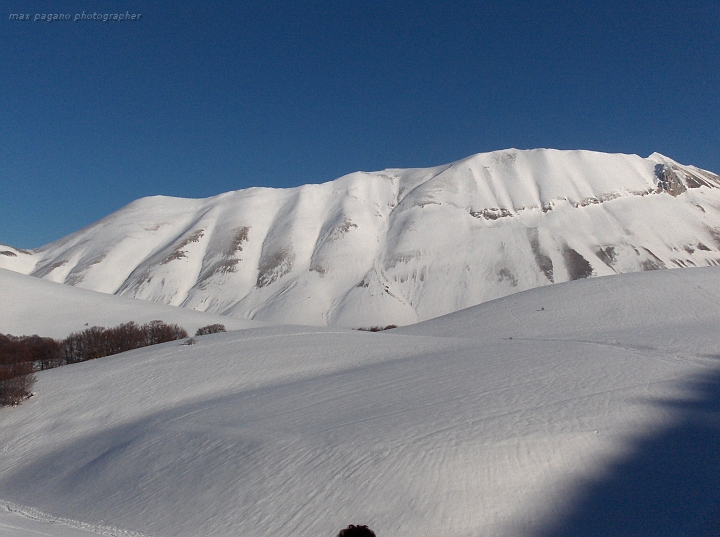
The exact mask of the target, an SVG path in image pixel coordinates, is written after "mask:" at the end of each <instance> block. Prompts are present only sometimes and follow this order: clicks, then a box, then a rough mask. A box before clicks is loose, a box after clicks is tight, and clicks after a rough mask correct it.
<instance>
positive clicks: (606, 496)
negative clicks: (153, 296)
mask: <svg viewBox="0 0 720 537" xmlns="http://www.w3.org/2000/svg"><path fill="white" fill-rule="evenodd" d="M719 280H720V268H706V269H682V270H678V271H657V272H647V273H641V274H630V275H620V276H613V277H612V278H598V279H594V280H581V281H576V282H570V283H566V284H561V285H556V286H551V287H546V288H543V289H537V290H533V291H528V292H525V293H520V294H517V295H514V296H513V297H508V298H504V299H501V300H496V301H494V302H490V303H487V304H483V305H481V306H477V307H475V308H471V309H469V310H466V311H463V312H458V313H456V314H454V315H452V316H449V317H444V318H440V319H436V320H432V321H428V322H427V323H424V324H422V325H418V326H417V327H412V328H411V327H407V328H403V329H400V330H396V331H389V332H382V333H366V332H354V331H346V330H341V329H330V328H315V327H287V326H286V327H282V326H276V327H261V328H252V329H247V330H242V331H238V332H231V333H226V334H217V335H212V336H206V337H203V338H199V343H198V344H197V345H195V346H182V345H179V344H178V342H173V343H168V344H164V345H160V346H156V347H153V348H145V349H139V350H136V351H132V352H129V353H124V354H121V355H116V356H114V357H108V358H104V359H101V360H95V361H91V362H85V363H82V364H76V365H72V366H66V367H62V368H59V369H54V370H50V371H46V372H42V373H40V374H39V375H38V383H37V385H36V392H37V395H36V396H35V397H33V398H31V399H30V400H29V401H27V402H25V403H24V404H23V405H21V406H20V407H17V408H12V409H8V408H5V409H0V499H2V500H4V501H5V502H13V503H14V504H18V505H25V506H32V507H33V508H35V509H37V510H38V511H40V512H43V513H45V514H46V516H47V517H48V518H55V519H70V520H75V521H82V522H83V523H84V524H86V526H85V527H86V528H88V529H92V528H97V529H101V528H120V529H121V530H122V531H128V532H137V533H140V534H142V535H146V536H155V537H164V536H188V537H189V536H197V535H203V536H208V537H212V536H228V535H243V536H248V537H253V536H261V535H263V536H265V535H276V534H281V535H288V534H290V535H327V536H332V535H334V534H336V533H337V531H338V529H339V528H341V527H343V526H345V525H347V524H348V523H366V524H369V525H370V526H371V527H372V528H373V529H375V530H376V531H377V533H378V535H379V536H389V535H393V536H401V537H402V536H424V535H427V536H431V535H432V536H436V535H443V536H467V535H483V536H492V535H496V536H508V537H509V536H513V537H520V536H536V537H544V536H548V537H549V536H553V537H561V536H570V535H582V536H584V537H600V536H603V537H607V536H611V535H612V536H639V535H643V536H645V535H654V536H684V535H687V536H690V535H714V534H715V533H717V532H718V530H720V518H719V517H718V513H720V497H718V495H717V491H718V490H720V474H719V473H718V472H717V471H716V470H717V468H720V453H718V450H717V444H718V441H720V359H719V356H720V352H719V351H718V344H717V341H716V338H717V326H718V322H720V298H718V296H719V291H720V284H719V283H718V281H719ZM538 306H539V307H538ZM542 308H544V309H542ZM537 310H540V311H537ZM411 330H416V332H417V333H409V331H411ZM403 332H405V333H403ZM511 336H512V339H510V337H511ZM3 520H6V519H5V518H2V517H0V524H2V523H3V522H2V521H3ZM1 527H2V526H0V528H1ZM58 527H60V526H58ZM113 531H115V530H113ZM117 531H120V530H117ZM28 535H30V534H28ZM51 535H57V536H58V537H60V536H61V535H63V534H62V533H57V534H52V533H51ZM21 537H27V536H26V535H22V534H21Z"/></svg>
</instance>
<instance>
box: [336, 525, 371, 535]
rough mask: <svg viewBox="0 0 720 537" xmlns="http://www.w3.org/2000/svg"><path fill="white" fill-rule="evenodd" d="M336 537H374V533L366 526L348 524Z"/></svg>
mask: <svg viewBox="0 0 720 537" xmlns="http://www.w3.org/2000/svg"><path fill="white" fill-rule="evenodd" d="M337 537H375V532H374V531H373V530H371V529H370V528H368V527H367V526H356V525H354V524H350V525H349V526H348V527H347V528H345V529H342V530H340V533H338V535H337Z"/></svg>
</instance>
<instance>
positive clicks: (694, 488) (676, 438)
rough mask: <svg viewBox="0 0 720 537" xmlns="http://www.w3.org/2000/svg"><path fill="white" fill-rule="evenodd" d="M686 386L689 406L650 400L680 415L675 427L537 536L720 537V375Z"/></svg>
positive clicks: (641, 443) (637, 449)
mask: <svg viewBox="0 0 720 537" xmlns="http://www.w3.org/2000/svg"><path fill="white" fill-rule="evenodd" d="M716 358H719V357H716ZM686 386H687V392H686V393H688V396H687V397H685V398H683V399H664V400H650V401H646V402H647V403H649V404H651V405H656V406H661V407H664V408H668V409H671V410H672V411H674V412H675V413H676V420H675V424H674V426H671V427H669V428H666V429H663V430H661V431H660V432H659V433H658V434H656V435H652V436H650V437H646V438H642V439H640V440H638V441H637V442H636V444H635V446H634V449H632V451H631V454H630V455H629V456H628V457H626V458H624V459H621V460H618V461H616V462H615V463H614V464H613V465H611V466H610V467H609V468H607V469H606V470H607V471H606V472H605V473H604V474H603V477H602V478H600V479H598V480H596V481H590V482H588V483H586V484H585V485H582V486H580V488H579V490H577V491H576V493H575V494H574V496H575V497H576V498H577V500H576V501H575V502H574V503H573V504H572V505H571V507H570V510H569V512H568V513H566V514H565V515H564V516H561V518H560V520H556V521H555V522H554V523H553V524H552V525H551V527H548V528H546V529H545V530H544V531H543V532H541V533H539V534H538V535H537V537H570V536H573V537H580V536H582V537H610V536H612V537H640V536H643V537H647V536H650V535H652V536H654V537H664V536H667V537H671V536H672V537H683V536H688V537H690V536H692V537H717V536H719V535H720V370H717V369H715V370H714V371H713V372H712V373H710V374H708V375H705V376H704V377H702V378H699V377H698V378H695V379H694V380H692V381H690V382H688V383H687V384H686Z"/></svg>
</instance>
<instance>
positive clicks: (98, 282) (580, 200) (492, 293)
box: [0, 149, 720, 327]
mask: <svg viewBox="0 0 720 537" xmlns="http://www.w3.org/2000/svg"><path fill="white" fill-rule="evenodd" d="M708 265H720V177H718V176H717V175H715V174H713V173H710V172H707V171H704V170H700V169H698V168H695V167H693V166H684V165H680V164H678V163H677V162H675V161H673V160H671V159H669V158H667V157H664V156H662V155H659V154H657V153H654V154H652V155H650V156H649V157H648V158H642V157H639V156H637V155H623V154H604V153H597V152H590V151H557V150H550V149H536V150H527V151H526V150H515V149H510V150H505V151H496V152H492V153H483V154H478V155H474V156H472V157H469V158H466V159H463V160H460V161H458V162H455V163H452V164H448V165H444V166H438V167H435V168H424V169H389V170H384V171H382V172H374V173H365V172H357V173H353V174H350V175H347V176H344V177H341V178H339V179H336V180H335V181H331V182H328V183H324V184H319V185H304V186H301V187H297V188H292V189H269V188H251V189H247V190H239V191H236V192H229V193H226V194H222V195H219V196H215V197H211V198H207V199H199V200H195V199H179V198H169V197H162V196H156V197H151V198H144V199H140V200H137V201H135V202H133V203H131V204H130V205H128V206H126V207H124V208H123V209H121V210H119V211H117V212H116V213H114V214H112V215H110V216H108V217H106V218H104V219H102V220H100V221H99V222H97V223H95V224H93V225H91V226H89V227H87V228H85V229H82V230H80V231H78V232H76V233H74V234H72V235H70V236H68V237H66V238H64V239H61V240H59V241H57V242H54V243H52V244H49V245H47V246H44V247H42V248H39V249H37V250H33V251H21V250H17V249H14V248H10V247H2V248H0V267H2V268H7V269H10V270H14V271H17V272H22V273H24V274H30V275H32V276H36V277H39V278H45V279H48V280H51V281H55V282H60V283H65V284H68V285H73V286H77V287H82V288H86V289H91V290H95V291H100V292H104V293H113V294H119V295H124V296H128V297H134V298H140V299H146V300H151V301H156V302H163V303H166V304H171V305H176V306H185V307H189V308H193V309H198V310H203V311H208V312H212V313H219V314H225V315H231V316H237V317H243V318H250V319H258V320H264V321H271V322H278V323H301V324H314V325H336V326H347V327H362V326H372V325H387V324H398V325H406V324H411V323H415V322H417V321H422V320H426V319H430V318H434V317H437V316H440V315H443V314H446V313H449V312H453V311H457V310H460V309H462V308H465V307H468V306H472V305H475V304H479V303H482V302H485V301H488V300H491V299H495V298H499V297H503V296H506V295H509V294H512V293H515V292H517V291H522V290H525V289H530V288H534V287H539V286H543V285H547V284H550V283H557V282H564V281H568V280H575V279H581V278H586V277H589V276H604V275H610V274H616V273H627V272H638V271H645V270H653V269H659V268H675V267H694V266H708Z"/></svg>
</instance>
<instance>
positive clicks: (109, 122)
mask: <svg viewBox="0 0 720 537" xmlns="http://www.w3.org/2000/svg"><path fill="white" fill-rule="evenodd" d="M83 10H85V12H86V14H87V13H90V14H91V13H93V12H97V13H100V14H104V13H125V12H130V13H131V14H135V13H140V14H142V17H141V18H140V20H137V21H123V22H118V21H109V22H107V23H105V22H102V21H92V20H91V21H78V22H73V21H72V20H71V21H55V22H51V23H48V22H42V21H38V22H33V21H32V20H31V21H29V22H24V21H17V20H10V19H9V16H10V14H12V13H28V14H31V17H34V16H35V14H42V13H63V14H69V15H70V16H71V17H74V16H75V14H76V13H82V12H83ZM0 15H1V17H0V18H1V19H2V21H1V22H0V243H4V244H9V245H12V246H16V247H20V248H34V247H38V246H41V245H43V244H45V243H48V242H50V241H53V240H56V239H59V238H61V237H63V236H65V235H67V234H69V233H71V232H73V231H76V230H78V229H79V228H81V227H83V226H86V225H88V224H91V223H92V222H94V221H96V220H98V219H100V218H102V217H103V216H106V215H107V214H109V213H111V212H112V211H114V210H117V209H119V208H120V207H122V206H123V205H125V204H127V203H129V202H131V201H132V200H134V199H137V198H139V197H143V196H148V195H155V194H165V195H170V196H182V197H206V196H211V195H215V194H219V193H221V192H226V191H229V190H237V189H241V188H247V187H250V186H276V187H291V186H296V185H299V184H303V183H311V182H312V183H318V182H325V181H329V180H332V179H334V178H336V177H339V176H341V175H344V174H346V173H350V172H352V171H356V170H366V171H371V170H379V169H383V168H388V167H421V166H432V165H438V164H443V163H447V162H451V161H453V160H457V159H460V158H463V157H465V156H468V155H471V154H473V153H478V152H483V151H492V150H495V149H504V148H508V147H518V148H534V147H553V148H559V149H592V150H598V151H608V152H622V153H637V154H640V155H642V156H647V155H648V154H650V153H652V152H653V151H659V152H660V153H663V154H665V155H667V156H669V157H671V158H674V159H675V160H678V161H679V162H682V163H686V164H695V165H697V166H700V167H702V168H705V169H710V170H712V171H715V172H720V2H719V1H718V0H706V1H694V0H683V1H662V0H656V1H652V2H643V1H630V2H628V1H623V2H615V1H612V0H608V1H601V2H593V1H584V0H583V1H581V0H578V1H577V2H565V1H563V0H554V1H552V2H513V1H498V2H479V1H478V2H462V1H457V2H456V1H438V0H436V1H434V2H421V1H417V2H410V1H403V0H386V1H383V2H365V1H361V0H355V1H348V2H326V1H300V0H298V1H295V2H281V1H274V0H265V1H259V2H252V1H237V2H211V1H201V2H194V3H192V2H186V3H180V2H160V1H153V2H147V1H134V2H132V1H100V0H91V1H88V0H85V1H82V2H77V1H66V2H51V1H49V2H48V1H46V2H33V1H24V0H13V1H12V2H3V13H1V14H0Z"/></svg>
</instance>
